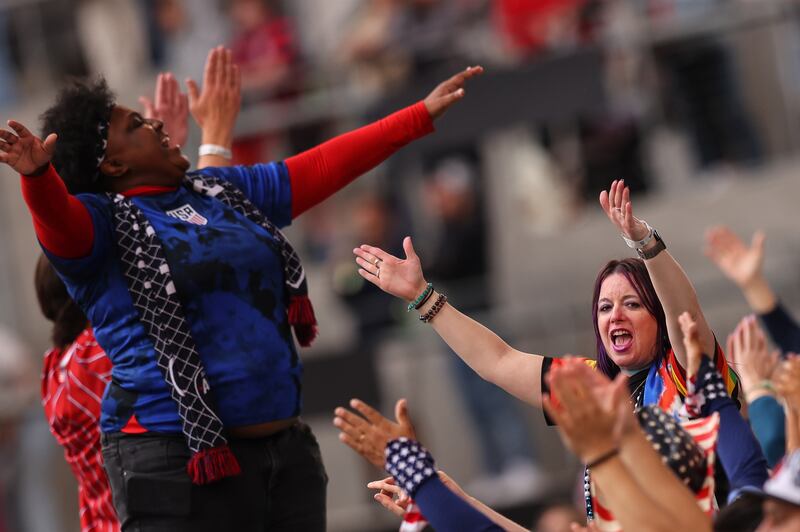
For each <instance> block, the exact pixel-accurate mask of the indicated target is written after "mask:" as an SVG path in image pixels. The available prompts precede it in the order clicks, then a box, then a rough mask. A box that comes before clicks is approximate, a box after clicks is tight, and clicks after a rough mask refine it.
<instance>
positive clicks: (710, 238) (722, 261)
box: [705, 225, 766, 288]
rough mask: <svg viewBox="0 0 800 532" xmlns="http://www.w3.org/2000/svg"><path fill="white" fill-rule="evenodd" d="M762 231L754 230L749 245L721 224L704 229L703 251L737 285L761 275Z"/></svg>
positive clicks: (762, 262) (741, 286) (742, 284)
mask: <svg viewBox="0 0 800 532" xmlns="http://www.w3.org/2000/svg"><path fill="white" fill-rule="evenodd" d="M765 238H766V237H765V236H764V233H763V232H761V231H756V232H755V234H754V235H753V240H752V242H751V243H750V247H747V246H746V245H745V243H744V242H742V240H741V239H740V238H739V237H738V236H736V234H735V233H734V232H733V231H731V230H730V229H729V228H727V227H725V226H722V225H721V226H718V227H712V228H711V229H709V230H708V231H706V249H705V253H706V255H707V256H708V258H710V259H711V261H712V262H713V263H714V264H716V265H717V268H719V269H720V271H721V272H722V273H723V274H724V275H725V276H726V277H727V278H728V279H730V280H731V281H733V282H734V283H736V284H737V285H738V286H739V287H740V288H745V287H747V286H748V285H750V284H751V283H752V282H753V281H754V280H756V279H757V278H759V277H761V276H762V267H763V265H764V240H765Z"/></svg>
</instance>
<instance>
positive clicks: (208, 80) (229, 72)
mask: <svg viewBox="0 0 800 532" xmlns="http://www.w3.org/2000/svg"><path fill="white" fill-rule="evenodd" d="M186 86H187V87H188V89H189V110H190V111H191V113H192V116H193V117H194V119H195V121H196V122H197V124H198V125H199V126H200V127H201V128H202V130H203V143H210V144H218V145H221V146H225V147H229V146H230V145H231V143H232V142H233V126H234V124H235V123H236V117H237V115H238V114H239V107H240V106H241V102H242V77H241V74H240V72H239V67H238V66H237V65H236V64H235V63H234V62H233V54H232V53H231V51H230V50H228V49H227V48H224V47H222V46H218V47H216V48H213V49H212V50H211V51H210V52H209V53H208V58H207V59H206V66H205V71H204V72H203V88H202V91H201V89H200V88H199V87H198V86H197V83H195V82H194V80H192V79H187V80H186Z"/></svg>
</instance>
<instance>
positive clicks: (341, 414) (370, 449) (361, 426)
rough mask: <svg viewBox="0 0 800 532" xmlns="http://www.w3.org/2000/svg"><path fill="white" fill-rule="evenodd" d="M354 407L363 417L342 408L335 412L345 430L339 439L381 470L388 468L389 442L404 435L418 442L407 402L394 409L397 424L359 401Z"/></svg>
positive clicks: (353, 404) (335, 418)
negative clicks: (386, 463) (387, 447)
mask: <svg viewBox="0 0 800 532" xmlns="http://www.w3.org/2000/svg"><path fill="white" fill-rule="evenodd" d="M350 407H351V408H353V409H355V410H356V411H357V412H358V413H359V414H361V415H358V414H356V413H354V412H351V411H349V410H347V409H346V408H342V407H341V406H340V407H338V408H337V409H336V410H335V411H334V414H335V415H336V417H334V418H333V424H334V425H335V426H336V427H337V428H338V429H339V430H341V432H340V433H339V440H341V441H342V442H344V443H345V444H347V445H348V446H349V447H350V448H351V449H353V450H354V451H355V452H357V453H358V454H360V455H361V456H363V457H364V458H366V460H367V461H368V462H369V463H371V464H372V465H374V466H376V467H379V468H380V469H383V466H384V459H385V456H386V455H385V450H386V444H387V443H389V442H390V441H392V440H394V439H396V438H400V437H401V436H405V437H406V438H408V439H410V440H416V439H417V433H416V431H415V430H414V425H413V424H412V422H411V418H410V417H409V416H408V404H407V403H406V400H405V399H400V400H399V401H397V404H396V405H395V407H394V415H395V418H396V419H397V421H396V422H393V421H390V420H388V419H386V418H385V417H383V416H382V415H381V414H380V412H378V411H377V410H375V409H374V408H372V407H371V406H369V405H368V404H366V403H364V402H363V401H359V400H358V399H353V400H351V401H350Z"/></svg>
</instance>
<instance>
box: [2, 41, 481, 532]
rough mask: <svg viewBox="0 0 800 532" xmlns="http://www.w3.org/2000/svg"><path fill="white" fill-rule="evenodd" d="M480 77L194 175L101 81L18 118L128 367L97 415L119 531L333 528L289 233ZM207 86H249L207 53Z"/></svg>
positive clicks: (27, 169)
mask: <svg viewBox="0 0 800 532" xmlns="http://www.w3.org/2000/svg"><path fill="white" fill-rule="evenodd" d="M481 71H482V69H481V68H480V67H476V68H469V69H467V70H465V71H463V72H461V73H459V74H457V75H456V76H454V77H452V78H450V79H449V80H447V81H445V82H444V83H442V84H440V85H439V86H438V87H437V88H436V89H434V90H433V92H432V93H431V94H430V95H429V96H428V97H426V98H425V100H424V101H421V102H419V103H417V104H415V105H413V106H411V107H408V108H406V109H404V110H401V111H399V112H398V113H395V114H393V115H390V116H389V117H387V118H384V119H383V120H380V121H378V122H376V123H375V124H371V125H368V126H366V127H364V128H361V129H359V130H356V131H353V132H351V133H348V134H345V135H342V136H340V137H337V138H335V139H333V140H331V141H329V142H327V143H325V144H322V145H320V146H318V147H316V148H314V149H312V150H309V151H308V152H304V153H302V154H300V155H296V156H294V157H291V158H289V159H287V160H286V161H283V162H279V163H269V164H260V165H254V166H251V167H240V166H233V167H228V168H205V169H203V170H202V171H199V172H189V173H187V170H188V169H189V162H188V160H187V159H186V158H185V157H184V156H183V154H182V153H181V151H180V149H179V148H177V147H171V146H170V142H169V140H170V139H169V136H168V134H167V133H166V132H165V131H164V130H163V127H162V124H161V123H160V122H158V121H155V120H146V119H144V118H143V117H142V116H141V115H140V114H139V113H137V112H136V111H134V110H132V109H129V108H127V107H124V106H121V105H117V104H116V103H115V102H114V99H113V96H112V94H111V93H110V92H109V90H108V88H107V87H106V85H105V83H103V82H99V83H95V84H93V85H85V84H83V85H74V86H72V87H69V88H67V89H65V90H63V91H62V92H61V94H60V96H59V99H58V101H57V103H56V104H55V105H54V106H53V107H52V108H51V109H49V110H48V111H47V112H46V113H45V114H44V127H43V137H44V140H41V139H39V138H38V137H36V136H34V135H33V134H31V133H30V132H29V131H28V130H27V129H26V128H25V127H24V126H23V125H22V124H20V123H18V122H14V121H9V126H10V127H11V129H13V130H14V132H11V131H7V130H0V162H4V163H6V164H8V165H9V166H11V167H12V168H13V169H14V170H16V171H17V172H19V173H20V174H22V178H21V180H22V189H23V196H24V197H25V200H26V202H27V204H28V207H29V209H30V211H31V214H32V216H33V222H34V227H35V229H36V233H37V236H38V238H39V241H40V243H41V244H42V247H43V248H44V251H45V253H46V255H47V256H48V259H49V260H50V262H51V263H52V264H53V266H54V267H55V268H56V270H57V272H58V273H59V275H60V276H61V278H62V279H63V280H64V282H65V284H66V286H67V288H68V290H69V293H70V295H71V296H72V297H73V299H74V300H75V301H76V302H77V303H78V304H79V305H80V307H81V308H82V309H83V310H84V312H85V313H86V316H87V318H88V319H89V321H90V322H91V324H92V326H93V327H94V331H95V335H96V337H97V340H98V342H99V343H100V345H101V347H103V349H104V350H105V351H106V353H107V354H108V356H109V358H110V359H111V361H112V363H113V374H112V381H111V384H109V387H108V388H107V390H106V392H105V395H104V398H103V402H102V416H101V421H100V423H101V428H102V431H103V433H104V434H103V455H104V460H105V467H106V471H107V473H108V476H109V480H110V483H111V486H112V491H113V494H114V505H115V507H116V510H117V513H118V516H119V519H120V522H121V525H122V529H123V530H130V529H136V530H190V529H191V530H265V529H269V530H323V529H324V527H325V484H326V482H327V476H326V475H325V470H324V468H323V466H322V462H321V459H320V455H319V447H318V445H317V443H316V440H315V439H314V437H313V435H312V434H311V433H310V431H309V429H308V427H307V426H305V425H303V424H302V423H301V422H300V421H299V418H298V416H299V413H300V375H301V371H302V370H301V364H300V361H299V359H298V355H297V350H296V347H295V345H294V340H293V338H292V334H291V331H292V330H294V332H295V336H296V337H297V340H298V342H299V343H300V344H301V345H308V344H309V343H310V342H311V341H312V340H313V338H314V336H315V333H316V321H315V318H314V314H313V310H312V308H311V304H310V302H309V300H308V297H307V288H306V281H305V273H304V271H303V268H302V265H301V264H300V260H299V258H298V256H297V254H296V253H295V251H294V250H293V248H292V247H291V245H290V244H289V242H288V241H287V240H286V239H285V237H284V236H283V234H282V233H281V232H280V230H279V229H278V227H282V226H286V225H288V224H289V223H290V222H291V220H292V219H293V218H294V217H296V216H299V215H300V214H302V213H303V212H304V211H306V210H307V209H309V208H311V207H313V206H314V205H316V204H317V203H319V202H321V201H322V200H324V199H325V198H327V197H328V196H329V195H331V194H332V193H334V192H335V191H337V190H339V189H340V188H342V187H343V186H345V185H346V184H347V183H349V182H350V181H351V180H352V179H354V178H355V177H357V176H358V175H360V174H362V173H364V172H365V171H367V170H369V169H370V168H372V167H373V166H375V165H377V164H378V163H380V162H381V161H383V160H384V159H385V158H386V157H388V156H389V155H391V154H392V153H393V152H394V151H395V150H397V149H398V148H399V147H401V146H403V145H404V144H406V143H408V142H410V141H412V140H414V139H416V138H419V137H420V136H422V135H424V134H426V133H428V132H430V131H432V129H433V128H432V120H433V119H434V118H436V117H438V116H440V115H441V114H442V113H443V112H444V111H445V110H446V109H447V108H448V107H449V106H450V105H452V104H453V103H454V102H456V101H457V100H459V99H461V98H462V97H463V94H464V91H463V85H464V83H465V81H466V80H467V79H469V78H471V77H473V76H475V75H477V74H479V73H480V72H481ZM206 80H214V81H215V82H217V83H218V84H219V85H220V86H222V87H223V89H222V90H228V91H229V92H230V94H234V93H235V94H238V87H239V73H238V70H237V68H236V66H235V65H233V63H232V61H231V58H230V52H229V51H226V50H223V49H215V50H214V51H212V53H211V54H210V57H209V62H208V64H207V71H206ZM189 93H190V100H191V105H192V106H202V105H208V103H207V102H206V103H204V102H203V101H202V98H201V97H200V96H201V95H199V94H198V91H197V87H196V86H194V84H190V86H189ZM229 103H230V105H236V106H238V104H239V102H238V100H237V99H236V98H234V97H231V98H230V101H229ZM221 115H224V113H222V114H221ZM205 116H207V117H208V122H209V123H205V124H201V125H202V126H203V147H202V149H203V151H202V153H204V154H206V155H209V154H210V155H212V156H221V157H229V151H228V149H229V147H230V144H231V140H232V139H231V138H230V134H229V133H227V136H225V135H223V134H218V132H221V131H226V132H229V131H230V130H231V128H230V127H229V126H230V125H229V124H224V123H220V124H216V123H215V120H220V122H222V121H223V120H222V119H221V118H219V116H218V115H216V114H215V113H214V112H213V110H211V112H209V113H208V114H206V115H205ZM62 180H63V181H62ZM65 185H66V186H65ZM181 433H183V436H181ZM187 443H188V445H187ZM187 464H188V465H187Z"/></svg>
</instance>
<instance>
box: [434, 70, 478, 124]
mask: <svg viewBox="0 0 800 532" xmlns="http://www.w3.org/2000/svg"><path fill="white" fill-rule="evenodd" d="M481 74H483V67H482V66H474V67H467V68H466V69H465V70H462V71H461V72H459V73H458V74H456V75H455V76H453V77H452V78H450V79H448V80H447V81H443V82H441V83H440V84H438V85H437V86H436V88H435V89H433V91H431V93H430V94H428V96H426V97H425V100H424V102H425V107H426V108H427V109H428V113H430V115H431V118H433V119H434V120H436V119H437V118H439V117H440V116H442V115H443V114H444V112H445V111H447V110H448V109H449V108H450V106H451V105H453V104H454V103H456V102H457V101H458V100H460V99H462V98H463V97H464V94H465V92H464V84H465V83H466V82H467V80H468V79H471V78H474V77H475V76H480V75H481Z"/></svg>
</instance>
